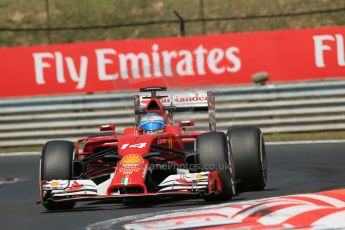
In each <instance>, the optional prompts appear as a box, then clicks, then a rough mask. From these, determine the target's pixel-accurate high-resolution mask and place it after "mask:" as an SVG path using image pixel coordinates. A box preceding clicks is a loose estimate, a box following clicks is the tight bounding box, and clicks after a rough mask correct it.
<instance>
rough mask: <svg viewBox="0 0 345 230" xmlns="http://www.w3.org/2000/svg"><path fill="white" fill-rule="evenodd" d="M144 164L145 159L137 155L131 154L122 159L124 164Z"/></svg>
mask: <svg viewBox="0 0 345 230" xmlns="http://www.w3.org/2000/svg"><path fill="white" fill-rule="evenodd" d="M142 162H143V158H142V157H141V156H140V155H137V154H129V155H126V156H124V157H123V158H122V161H121V163H122V164H140V163H142Z"/></svg>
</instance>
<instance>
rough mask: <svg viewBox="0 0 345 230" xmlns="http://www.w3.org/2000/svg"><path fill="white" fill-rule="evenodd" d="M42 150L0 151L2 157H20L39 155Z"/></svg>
mask: <svg viewBox="0 0 345 230" xmlns="http://www.w3.org/2000/svg"><path fill="white" fill-rule="evenodd" d="M39 155H41V153H40V152H15V153H0V157H18V156H39Z"/></svg>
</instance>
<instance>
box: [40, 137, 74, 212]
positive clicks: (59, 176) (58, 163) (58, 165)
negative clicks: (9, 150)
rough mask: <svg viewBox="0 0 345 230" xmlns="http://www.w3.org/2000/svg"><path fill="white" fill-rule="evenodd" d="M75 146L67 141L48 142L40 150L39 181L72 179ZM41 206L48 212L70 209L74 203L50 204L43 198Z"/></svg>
mask: <svg viewBox="0 0 345 230" xmlns="http://www.w3.org/2000/svg"><path fill="white" fill-rule="evenodd" d="M74 152H75V146H74V144H73V143H72V142H69V141H48V142H47V143H46V144H45V145H44V146H43V149H42V155H41V162H40V180H41V181H42V180H46V181H49V180H71V179H73V164H72V161H73V157H74V156H73V155H74ZM44 199H45V200H43V201H42V205H43V206H44V207H45V208H46V209H48V210H60V209H71V208H73V207H74V205H75V202H52V201H50V200H49V197H45V198H44Z"/></svg>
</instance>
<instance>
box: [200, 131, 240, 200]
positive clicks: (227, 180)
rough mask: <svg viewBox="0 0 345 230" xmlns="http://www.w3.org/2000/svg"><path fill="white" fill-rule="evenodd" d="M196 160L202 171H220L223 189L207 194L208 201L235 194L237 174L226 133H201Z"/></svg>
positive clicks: (228, 197) (227, 197)
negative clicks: (235, 173)
mask: <svg viewBox="0 0 345 230" xmlns="http://www.w3.org/2000/svg"><path fill="white" fill-rule="evenodd" d="M196 161H197V163H198V164H199V167H200V171H202V172H203V171H204V172H205V171H210V172H213V171H219V176H220V180H221V182H222V187H223V191H222V192H220V193H218V194H211V195H209V196H205V197H204V199H205V200H206V201H214V200H230V199H231V198H232V196H233V195H234V194H235V175H234V168H233V164H232V162H233V161H232V157H231V154H230V152H229V151H228V143H227V138H226V135H225V134H224V133H222V132H209V133H205V134H201V135H200V136H198V137H197V139H196Z"/></svg>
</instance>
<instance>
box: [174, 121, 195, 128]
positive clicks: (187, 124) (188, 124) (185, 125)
mask: <svg viewBox="0 0 345 230" xmlns="http://www.w3.org/2000/svg"><path fill="white" fill-rule="evenodd" d="M194 125H195V122H194V121H180V122H179V123H178V126H179V127H187V126H194Z"/></svg>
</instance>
